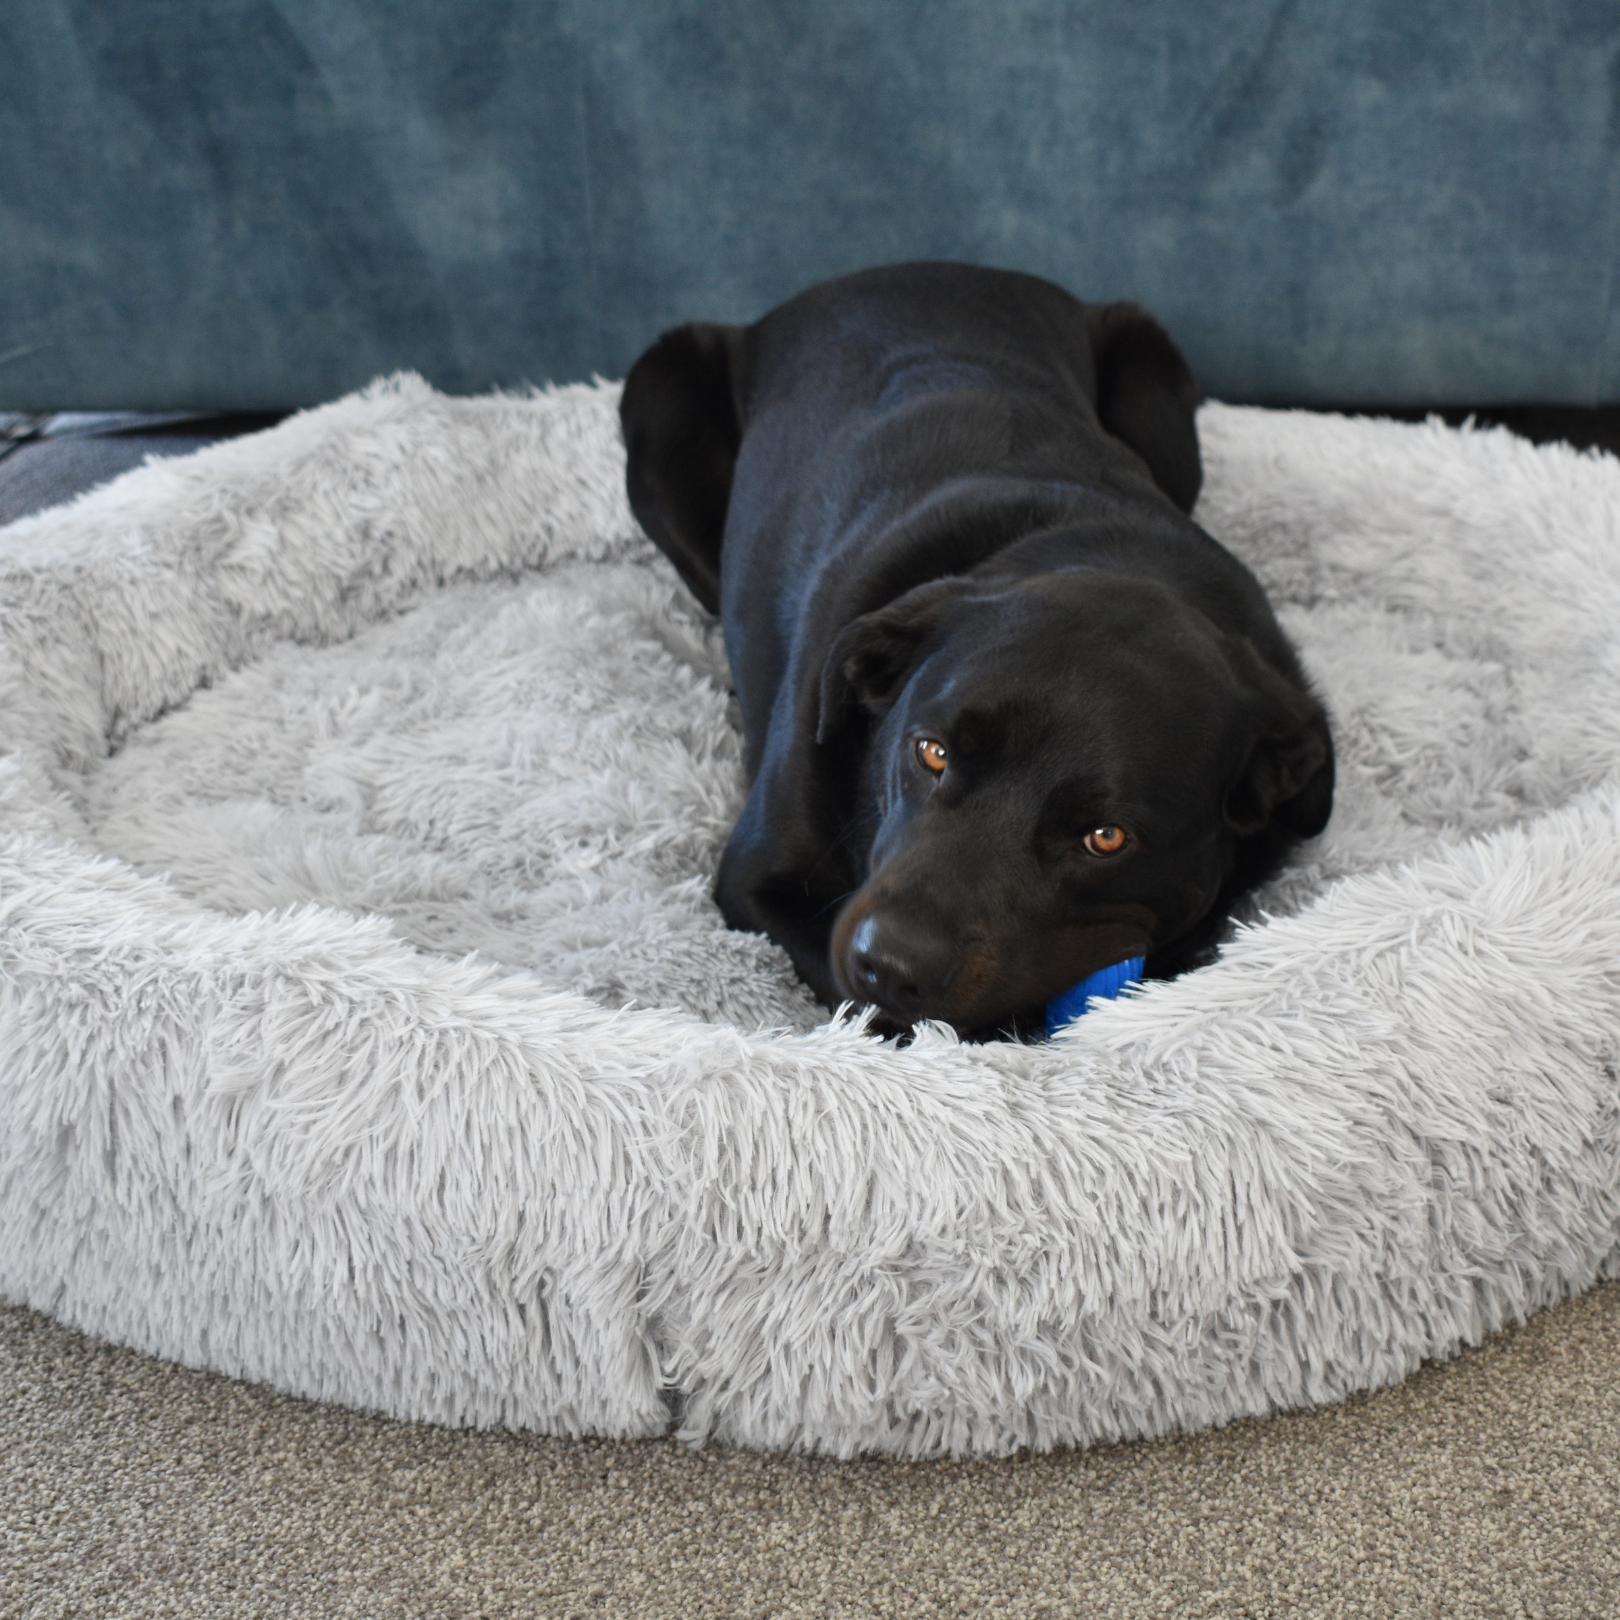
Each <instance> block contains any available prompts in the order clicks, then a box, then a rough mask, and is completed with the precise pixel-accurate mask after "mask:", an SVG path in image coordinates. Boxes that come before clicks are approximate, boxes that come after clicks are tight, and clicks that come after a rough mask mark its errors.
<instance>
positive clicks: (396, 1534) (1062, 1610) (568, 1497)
mask: <svg viewBox="0 0 1620 1620" xmlns="http://www.w3.org/2000/svg"><path fill="white" fill-rule="evenodd" d="M1617 1368H1620V1283H1610V1284H1605V1285H1602V1286H1599V1287H1597V1288H1595V1289H1593V1290H1592V1291H1591V1292H1590V1293H1588V1294H1586V1295H1584V1296H1583V1297H1581V1298H1579V1299H1575V1300H1572V1301H1570V1302H1569V1303H1567V1304H1565V1305H1563V1306H1560V1307H1558V1308H1556V1309H1554V1310H1551V1311H1546V1312H1544V1313H1542V1314H1541V1315H1539V1316H1537V1317H1535V1318H1533V1319H1532V1320H1531V1321H1530V1322H1529V1323H1528V1324H1527V1325H1525V1326H1523V1327H1520V1328H1516V1329H1512V1330H1510V1331H1508V1332H1506V1333H1503V1334H1500V1335H1498V1336H1497V1337H1496V1338H1494V1339H1492V1340H1490V1341H1489V1342H1487V1343H1486V1344H1485V1345H1484V1346H1482V1347H1481V1348H1479V1349H1477V1350H1471V1351H1467V1352H1465V1353H1464V1354H1463V1355H1461V1356H1459V1357H1458V1358H1457V1359H1456V1360H1454V1361H1451V1362H1447V1363H1444V1364H1440V1365H1431V1366H1428V1367H1425V1368H1424V1369H1423V1370H1422V1371H1421V1372H1420V1373H1419V1374H1418V1375H1417V1376H1415V1377H1414V1378H1412V1379H1410V1380H1409V1381H1408V1382H1407V1383H1405V1384H1404V1385H1402V1386H1401V1387H1399V1388H1397V1389H1391V1390H1385V1391H1381V1392H1379V1393H1376V1394H1372V1395H1366V1396H1359V1397H1356V1398H1354V1399H1352V1400H1350V1401H1349V1402H1347V1403H1346V1404H1345V1405H1343V1406H1337V1407H1329V1408H1325V1409H1322V1410H1317V1411H1311V1412H1300V1413H1290V1414H1285V1415H1283V1416H1280V1417H1276V1418H1272V1419H1270V1420H1269V1421H1265V1422H1246V1423H1239V1424H1234V1425H1232V1426H1231V1427H1229V1428H1226V1429H1222V1430H1215V1431H1211V1432H1208V1433H1204V1434H1200V1435H1193V1436H1187V1437H1175V1438H1170V1439H1166V1440H1158V1441H1148V1442H1139V1443H1135V1444H1130V1445H1120V1446H1112V1447H1101V1448H1097V1449H1095V1450H1092V1451H1088V1452H1078V1453H1077V1452H1058V1453H1051V1454H1047V1455H1036V1456H1032V1455H1027V1454H1026V1455H1021V1456H1018V1457H1014V1458H1009V1459H1002V1460H996V1461H990V1462H972V1463H951V1462H929V1463H902V1462H893V1461H889V1460H882V1459H865V1460H857V1461H854V1462H836V1461H831V1460H828V1459H825V1458H801V1457H783V1456H772V1455H761V1454H759V1453H754V1452H743V1451H733V1450H728V1449H725V1448H722V1447H711V1448H709V1449H706V1450H703V1451H696V1452H693V1451H688V1450H686V1449H684V1448H682V1447H681V1446H679V1445H678V1444H676V1443H675V1442H673V1441H669V1440H654V1441H608V1440H577V1441H571V1440H557V1439H544V1438H537V1437H535V1436H532V1435H520V1434H512V1433H505V1432H486V1433H473V1432H466V1431H460V1432H457V1431H451V1430H446V1429H439V1428H434V1427H430V1426H427V1425H417V1424H404V1423H396V1422H390V1421H387V1420H384V1419H378V1418H370V1417H365V1416H363V1415H360V1414H358V1413H355V1412H351V1411H345V1410H342V1409H340V1408H337V1407H331V1406H321V1405H316V1404H314V1403H312V1402H308V1401H301V1400H296V1399H293V1398H291V1397H289V1396H285V1395H278V1394H276V1393H274V1392H272V1391H270V1390H268V1389H264V1388H262V1387H257V1386H253V1385H247V1384H240V1383H236V1382H234V1381H232V1380H230V1379H226V1378H220V1377H217V1376H214V1375H212V1374H207V1373H196V1372H188V1371H185V1370H184V1369H182V1368H179V1367H175V1366H172V1365H169V1364H166V1363H163V1362H158V1361H153V1360H149V1359H147V1358H146V1357H143V1356H140V1355H136V1354H134V1353H133V1352H131V1351H128V1350H121V1349H115V1348H111V1347H109V1346H107V1345H104V1344H98V1343H96V1342H94V1341H92V1340H89V1339H86V1338H83V1337H82V1336H80V1335H79V1334H77V1333H74V1332H72V1331H70V1330H68V1329H66V1328H62V1327H59V1326H57V1325H56V1324H54V1323H52V1322H50V1321H48V1320H47V1319H46V1318H44V1317H43V1316H39V1315H37V1314H35V1313H34V1312H32V1311H27V1310H21V1309H17V1308H15V1307H4V1308H0V1388H4V1390H5V1395H6V1398H5V1402H4V1405H3V1407H0V1615H4V1616H5V1617H6V1620H11V1617H14V1616H15V1617H26V1620H47V1617H48V1620H58V1617H60V1620H66V1617H69V1616H98V1617H99V1616H116V1617H120V1620H122V1617H125V1616H127V1617H130V1620H144V1617H146V1616H160V1615H161V1616H209V1617H232V1620H234V1617H236V1616H260V1615H262V1616H266V1617H269V1616H275V1617H278V1620H282V1617H284V1620H302V1617H305V1616H320V1617H323V1620H325V1617H344V1616H373V1615H378V1616H383V1615H387V1616H413V1617H414V1616H424V1617H425V1616H433V1617H435V1620H441V1617H442V1620H457V1617H463V1616H467V1617H470V1616H489V1617H504V1616H531V1615H532V1616H545V1617H550V1616H558V1617H567V1616H575V1615H578V1616H626V1617H635V1620H658V1617H662V1616H666V1615H668V1616H681V1617H683V1620H699V1617H702V1616H724V1617H727V1620H732V1617H742V1616H762V1617H763V1616H772V1617H775V1616H784V1617H785V1616H798V1615H802V1616H815V1617H818V1620H820V1617H851V1620H853V1617H856V1616H868V1615H871V1616H914V1615H915V1616H924V1615H928V1616H933V1615H942V1616H954V1615H964V1616H968V1615H971V1616H979V1615H991V1614H993V1615H1009V1616H1011V1615H1075V1616H1106V1617H1108V1620H1137V1617H1142V1620H1147V1617H1153V1620H1161V1617H1165V1616H1176V1617H1178V1620H1187V1617H1203V1616H1209V1617H1217V1616H1218V1617H1221V1620H1227V1617H1236V1616H1279V1617H1280V1616H1288V1617H1290V1620H1316V1617H1323V1620H1326V1617H1328V1616H1342V1617H1346V1620H1350V1617H1357V1620H1359V1617H1362V1616H1366V1617H1369V1620H1370V1617H1372V1616H1378V1617H1385V1616H1401V1617H1404V1620H1427V1617H1430V1616H1434V1617H1439V1616H1452V1615H1459V1616H1461V1615H1467V1616H1470V1617H1473V1616H1481V1617H1485V1616H1513V1617H1519V1616H1536V1617H1545V1620H1562V1617H1566V1616H1568V1617H1575V1616H1580V1617H1587V1616H1592V1617H1597V1616H1612V1615H1614V1614H1615V1613H1617V1612H1620V1378H1616V1376H1615V1374H1616V1369H1617Z"/></svg>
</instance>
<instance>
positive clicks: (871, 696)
mask: <svg viewBox="0 0 1620 1620" xmlns="http://www.w3.org/2000/svg"><path fill="white" fill-rule="evenodd" d="M972 588H973V587H972V586H971V585H970V584H969V583H968V581H967V580H965V579H958V578H955V577H952V578H949V579H935V580H930V581H929V582H928V583H927V584H926V585H918V586H915V587H913V589H911V590H909V591H907V592H906V593H905V595H904V596H899V597H896V598H895V600H894V601H892V602H891V603H889V605H888V606H887V607H883V608H879V609H878V610H877V611H876V612H875V613H863V614H862V615H861V616H860V618H858V619H852V620H851V621H850V622H849V623H848V624H846V625H845V626H844V628H843V629H842V630H841V631H839V633H838V635H837V637H836V639H835V640H834V641H833V644H832V646H831V648H829V649H828V652H827V657H826V661H825V662H824V663H823V664H822V666H821V703H820V707H819V709H818V711H817V715H816V741H817V742H818V743H821V742H826V741H827V739H828V738H829V737H831V736H832V735H833V733H834V732H835V731H837V730H838V729H839V727H840V725H841V724H842V722H843V720H844V718H846V717H847V715H848V713H849V708H848V705H849V700H850V699H851V698H854V699H855V701H856V702H858V703H860V704H862V705H863V706H864V707H865V708H867V709H868V710H872V711H877V710H881V709H885V708H887V707H888V706H889V704H891V703H893V702H894V700H895V698H896V697H897V696H898V695H899V693H900V689H901V688H902V687H903V686H904V685H905V684H906V680H907V678H908V677H909V676H910V674H911V671H912V669H913V668H915V666H916V662H917V655H918V653H919V652H921V650H922V645H923V643H924V642H925V641H926V640H927V639H928V637H929V636H930V635H931V634H932V633H933V631H934V629H935V628H936V626H937V625H938V624H939V622H940V620H941V619H942V618H943V617H944V615H945V613H946V612H947V610H948V609H949V608H950V607H951V606H952V605H953V604H955V603H957V602H959V601H961V600H962V598H963V597H964V596H966V595H967V594H968V592H969V591H970V590H972Z"/></svg>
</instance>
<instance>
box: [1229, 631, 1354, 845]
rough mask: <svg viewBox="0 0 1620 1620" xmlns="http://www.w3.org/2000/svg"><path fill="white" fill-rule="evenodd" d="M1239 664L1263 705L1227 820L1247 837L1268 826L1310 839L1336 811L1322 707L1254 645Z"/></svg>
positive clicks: (1244, 648)
mask: <svg viewBox="0 0 1620 1620" xmlns="http://www.w3.org/2000/svg"><path fill="white" fill-rule="evenodd" d="M1234 662H1235V663H1236V664H1237V665H1238V667H1239V670H1240V672H1241V673H1242V675H1243V677H1244V678H1245V682H1246V684H1247V685H1248V686H1249V688H1250V689H1251V691H1253V692H1254V693H1255V695H1256V697H1257V698H1258V700H1259V702H1258V708H1257V711H1256V714H1257V723H1256V726H1255V734H1254V738H1253V741H1252V743H1251V745H1250V747H1249V752H1248V757H1247V758H1246V759H1245V761H1244V764H1243V769H1242V770H1241V771H1240V772H1239V774H1238V778H1237V780H1236V781H1235V782H1234V783H1233V785H1232V787H1231V788H1230V789H1229V790H1228V792H1227V795H1226V802H1225V804H1224V805H1223V807H1222V808H1223V813H1224V815H1225V817H1226V824H1227V826H1229V827H1230V828H1231V829H1232V830H1233V832H1235V833H1237V834H1238V835H1239V836H1240V837H1248V836H1250V835H1251V834H1254V833H1257V832H1260V831H1261V830H1262V829H1264V828H1266V827H1268V826H1274V827H1279V828H1281V829H1282V830H1283V831H1284V832H1288V833H1292V834H1293V835H1294V836H1295V837H1296V838H1311V837H1313V836H1315V834H1317V833H1319V832H1321V830H1322V829H1323V828H1324V827H1325V826H1326V825H1327V819H1328V815H1329V814H1330V812H1331V811H1332V809H1333V736H1332V733H1331V732H1330V731H1329V729H1328V720H1327V714H1326V712H1325V711H1324V709H1323V708H1322V705H1321V704H1320V703H1318V702H1317V700H1316V699H1315V698H1314V697H1312V696H1311V694H1310V693H1309V692H1307V691H1306V690H1305V689H1304V688H1303V687H1301V686H1298V685H1296V684H1294V683H1293V682H1292V681H1290V680H1288V679H1287V678H1286V677H1285V676H1283V675H1281V674H1280V673H1279V672H1278V671H1277V670H1275V669H1273V668H1272V666H1271V665H1270V664H1268V663H1267V662H1266V661H1265V660H1264V659H1263V658H1261V657H1260V655H1259V654H1258V653H1257V652H1256V651H1255V650H1254V647H1253V645H1252V643H1250V642H1249V641H1248V640H1247V639H1245V640H1244V641H1242V642H1240V643H1239V644H1238V653H1237V657H1236V658H1235V660H1234Z"/></svg>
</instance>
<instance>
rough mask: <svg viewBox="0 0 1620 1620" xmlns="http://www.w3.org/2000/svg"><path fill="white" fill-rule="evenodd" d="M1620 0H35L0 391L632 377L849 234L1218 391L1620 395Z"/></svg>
mask: <svg viewBox="0 0 1620 1620" xmlns="http://www.w3.org/2000/svg"><path fill="white" fill-rule="evenodd" d="M1617 249H1620V5H1616V4H1614V3H1613V0H1549V3H1547V4H1537V5H1532V4H1528V3H1524V0H1506V3H1500V4H1483V3H1482V4H1467V5H1459V4H1456V3H1455V0H1364V3H1357V4H1347V3H1342V0H1341V3H1332V0H1325V3H1319V4H1315V5H1309V4H1303V3H1296V0H1282V3H1259V0H1198V3H1196V4H1194V3H1189V0H1133V3H1130V4H1122V3H1120V0H1099V3H1093V0H995V3H991V0H934V3H932V4H929V5H926V6H923V5H895V4H892V3H885V0H818V3H816V4H813V5H811V4H787V3H782V0H711V3H707V4H700V3H691V0H668V3H661V4H651V3H647V0H640V3H632V0H456V3H453V4H445V3H442V0H441V3H433V0H392V3H390V0H118V3H111V0H9V3H8V4H7V5H6V6H4V7H3V8H0V289H3V297H0V409H13V410H46V409H51V408H58V407H79V408H99V407H131V408H145V409H151V410H161V409H181V408H188V409H203V408H206V409H220V410H226V409H229V410H247V409H278V408H284V407H288V406H295V405H302V404H307V403H310V402H313V401H316V400H320V399H324V398H328V397H330V396H332V395H335V394H338V393H341V392H343V391H345V390H347V389H349V388H352V387H354V386H356V385H357V384H360V383H362V382H364V381H366V380H367V379H368V378H370V377H372V376H374V375H375V374H377V373H379V372H385V371H390V370H394V369H396V368H399V367H412V368H415V369H416V370H418V371H421V372H422V373H424V374H425V375H426V376H427V377H428V378H429V379H430V380H431V381H433V382H434V383H435V384H437V385H438V386H439V387H441V388H444V389H448V390H452V391H471V390H480V389H486V388H490V387H492V386H495V385H511V384H519V383H524V382H539V381H542V380H546V379H556V380H565V379H571V378H578V377H584V376H587V375H589V374H591V373H593V372H597V373H603V374H610V375H611V374H617V373H620V372H622V371H623V370H624V368H625V366H626V365H627V364H628V362H629V361H630V360H631V359H632V358H633V357H634V355H635V354H636V353H637V352H638V351H639V349H640V348H641V347H642V346H643V345H644V344H645V343H646V342H647V341H648V340H649V339H650V338H651V337H652V336H653V335H654V334H655V333H656V332H657V331H659V330H660V329H661V328H662V327H665V326H667V325H669V324H671V323H673V322H675V321H678V320H682V319H686V318H689V317H694V316H708V317H717V318H720V319H727V320H743V319H748V318H751V317H752V316H754V315H755V314H757V313H759V312H760V311H762V310H763V309H765V308H766V307H768V306H769V305H770V304H772V303H773V302H775V301H776V300H778V299H780V298H782V297H784V296H785V295H786V294H788V293H791V292H792V291H794V290H795V289H796V288H798V287H800V286H802V285H804V284H805V283H807V282H810V281H814V280H816V279H819V278H821V277H824V276H830V275H835V274H837V273H839V272H840V271H845V270H849V269H853V268H855V267H857V266H860V265H865V264H870V263H875V262H879V261H884V260H894V259H902V258H913V257H951V258H960V259H969V260H975V261H978V262H982V263H992V264H1001V265H1012V266H1017V267H1020V268H1023V269H1026V270H1032V271H1035V272H1038V273H1040V274H1043V275H1047V276H1050V277H1052V278H1054V279H1055V280H1057V281H1060V282H1062V283H1063V284H1064V285H1066V286H1068V287H1070V288H1071V289H1073V290H1074V291H1076V292H1078V293H1080V294H1082V295H1083V296H1086V297H1090V298H1113V297H1117V296H1121V295H1129V296H1132V297H1136V298H1139V299H1141V300H1142V301H1144V302H1145V303H1147V304H1149V305H1150V306H1152V308H1153V309H1154V310H1155V311H1157V312H1158V313H1159V314H1160V315H1161V316H1162V318H1163V319H1164V320H1165V322H1166V323H1167V324H1168V325H1169V327H1170V328H1171V330H1172V331H1173V332H1174V333H1175V334H1176V336H1177V337H1178V338H1179V339H1180V341H1181V342H1182V344H1183V346H1184V347H1185V348H1186V350H1187V352H1188V354H1189V356H1190V357H1191V359H1192V360H1193V362H1194V365H1195V367H1196V369H1197V370H1198V373H1199V375H1200V378H1201V380H1202V381H1203V384H1204V386H1205V388H1206V390H1207V391H1208V392H1209V393H1211V394H1215V395H1219V396H1223V397H1225V398H1228V399H1233V400H1247V401H1257V402H1263V403H1302V404H1326V405H1385V406H1394V405H1414V404H1422V405H1442V404H1448V403H1466V404H1490V403H1510V402H1513V403H1530V402H1550V403H1562V404H1568V405H1595V404H1606V403H1612V402H1615V401H1620V320H1617V318H1616V314H1615V302H1616V298H1617V296H1620V292H1617V287H1616V283H1617V280H1620V278H1617V277H1616V275H1615V273H1614V271H1615V258H1616V253H1617Z"/></svg>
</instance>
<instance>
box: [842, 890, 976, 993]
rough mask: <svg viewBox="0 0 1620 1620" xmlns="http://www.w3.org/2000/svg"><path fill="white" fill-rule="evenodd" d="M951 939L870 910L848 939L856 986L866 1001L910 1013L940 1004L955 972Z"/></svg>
mask: <svg viewBox="0 0 1620 1620" xmlns="http://www.w3.org/2000/svg"><path fill="white" fill-rule="evenodd" d="M957 968H958V960H957V953H956V952H955V950H954V949H952V947H951V945H950V942H949V941H947V940H943V939H941V938H939V937H938V936H936V935H933V934H930V933H928V932H926V931H925V930H923V929H921V928H919V927H917V926H915V925H908V924H906V923H904V922H902V921H899V920H897V919H895V918H893V917H880V916H878V915H877V914H875V913H871V912H869V913H868V914H867V915H866V916H865V917H863V918H862V919H861V921H860V923H859V924H858V925H857V927H856V929H855V932H854V933H853V934H852V935H851V936H850V941H849V977H850V981H851V985H852V987H853V988H854V989H855V990H857V991H858V992H859V993H860V994H861V995H863V996H864V997H866V999H867V1000H868V1001H874V1002H876V1003H877V1004H878V1006H880V1007H882V1008H884V1009H886V1010H887V1011H889V1012H891V1013H894V1014H896V1015H898V1016H900V1017H903V1018H907V1019H912V1018H916V1017H919V1016H921V1015H922V1014H923V1011H924V1009H926V1008H928V1007H930V1006H937V1005H938V1004H939V1002H940V1000H941V999H942V998H943V997H944V995H945V993H946V992H947V991H948V990H949V989H950V987H951V984H952V982H953V981H954V980H955V978H956V974H957Z"/></svg>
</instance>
